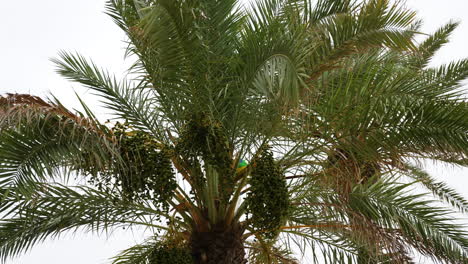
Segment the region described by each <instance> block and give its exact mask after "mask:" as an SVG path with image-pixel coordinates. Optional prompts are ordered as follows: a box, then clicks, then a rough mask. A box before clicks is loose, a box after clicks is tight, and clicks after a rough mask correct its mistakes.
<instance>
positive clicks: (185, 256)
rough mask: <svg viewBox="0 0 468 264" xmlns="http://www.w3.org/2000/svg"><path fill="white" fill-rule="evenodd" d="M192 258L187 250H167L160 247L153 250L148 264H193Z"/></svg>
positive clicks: (165, 247)
mask: <svg viewBox="0 0 468 264" xmlns="http://www.w3.org/2000/svg"><path fill="white" fill-rule="evenodd" d="M193 263H194V261H193V258H192V255H191V254H190V251H189V250H188V249H184V248H169V247H167V246H164V245H160V246H159V247H157V248H156V249H154V251H153V253H152V254H151V256H150V261H149V264H193Z"/></svg>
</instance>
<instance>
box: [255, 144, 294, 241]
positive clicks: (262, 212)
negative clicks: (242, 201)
mask: <svg viewBox="0 0 468 264" xmlns="http://www.w3.org/2000/svg"><path fill="white" fill-rule="evenodd" d="M251 166H253V169H252V175H251V179H250V181H249V183H250V190H249V192H248V194H247V208H248V212H249V213H250V214H251V215H252V219H251V220H252V225H253V227H254V229H255V230H257V231H261V232H262V234H261V235H263V236H265V237H266V238H274V237H276V236H277V235H278V232H279V230H278V229H279V228H280V226H281V225H283V224H284V222H285V220H286V219H287V216H288V214H289V193H288V188H287V185H286V179H285V177H284V174H283V172H282V170H281V168H280V167H279V166H278V164H277V163H276V162H275V160H274V159H273V153H272V152H271V150H270V149H268V148H263V149H262V150H261V151H260V154H259V156H258V157H257V158H255V160H254V161H253V164H252V165H251Z"/></svg>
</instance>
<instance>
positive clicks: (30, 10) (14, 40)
mask: <svg viewBox="0 0 468 264" xmlns="http://www.w3.org/2000/svg"><path fill="white" fill-rule="evenodd" d="M407 3H408V5H409V6H411V7H413V8H415V9H417V10H419V17H421V18H423V20H424V27H423V31H424V32H432V31H434V30H435V29H436V28H437V27H439V26H441V25H443V24H444V23H446V22H448V21H450V20H451V19H453V20H458V21H461V22H462V24H461V26H460V27H459V28H458V29H457V31H456V32H455V33H454V35H453V37H452V41H451V43H450V44H449V45H447V46H446V47H445V48H444V49H443V50H442V51H441V52H440V53H439V54H438V56H437V58H436V60H435V61H434V64H439V63H442V62H448V61H451V60H456V59H460V58H465V57H468V1H467V0H444V1H441V0H408V2H407ZM0 4H1V5H0V34H1V35H0V36H1V39H0V52H1V53H0V54H1V59H0V94H3V93H6V92H10V93H15V92H17V93H31V94H35V95H40V96H45V95H47V94H48V93H49V92H51V93H52V94H54V95H55V96H57V97H58V98H59V99H60V100H61V101H62V102H63V103H64V104H65V105H69V106H70V105H71V106H77V101H76V99H75V97H74V94H73V90H74V89H76V90H77V92H78V93H79V94H80V95H84V96H85V98H88V95H86V91H85V90H84V89H80V87H79V86H78V85H76V84H71V83H69V82H66V81H64V80H63V79H62V78H61V77H59V76H58V75H57V74H55V73H54V69H53V65H52V63H51V62H50V61H49V59H50V58H52V57H55V56H56V55H57V53H58V52H59V51H60V50H67V51H75V50H76V51H78V52H80V53H81V54H83V55H85V56H86V57H91V58H93V60H94V61H95V62H96V63H97V64H98V65H101V66H103V67H107V68H108V69H109V70H110V71H111V72H115V73H117V74H118V75H119V74H121V73H123V72H124V70H125V67H124V64H123V48H124V43H122V40H123V39H124V36H123V34H122V33H121V32H120V31H119V29H118V28H117V26H115V25H114V24H113V22H112V21H111V20H110V19H109V18H108V17H107V16H106V15H105V14H104V13H103V11H104V0H79V1H78V0H40V1H38V0H16V1H8V0H0ZM91 106H93V105H91ZM430 171H431V172H432V174H433V175H435V176H437V177H438V178H439V179H441V180H444V181H447V182H448V183H449V184H450V185H451V186H452V187H454V188H455V189H457V190H458V191H459V192H461V193H463V194H464V195H465V197H468V188H467V186H468V169H452V168H447V167H441V166H431V167H430ZM141 240H142V234H141V232H137V231H135V232H134V233H133V232H129V231H128V230H125V231H124V230H119V231H117V232H116V233H115V234H114V235H112V236H110V237H109V238H108V239H106V237H105V236H103V237H100V238H99V237H98V236H93V235H89V234H88V235H85V234H81V233H78V234H75V235H74V236H71V235H66V236H63V237H62V238H61V239H58V240H54V241H49V240H48V241H47V242H45V243H44V244H41V245H38V246H36V247H34V249H33V250H32V251H30V252H29V253H28V254H26V255H24V256H21V257H19V258H16V259H15V260H12V261H8V262H7V264H46V263H47V264H64V263H67V264H83V263H88V264H95V263H96V264H98V263H108V261H107V259H108V258H109V257H111V256H113V255H115V254H116V253H117V252H118V251H119V250H122V249H125V248H127V247H129V246H131V245H133V244H134V243H135V242H137V241H141ZM421 263H422V262H421ZM427 263H429V262H427Z"/></svg>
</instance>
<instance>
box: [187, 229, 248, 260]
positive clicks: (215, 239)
mask: <svg viewBox="0 0 468 264" xmlns="http://www.w3.org/2000/svg"><path fill="white" fill-rule="evenodd" d="M243 233H244V228H242V227H241V226H240V225H238V224H235V225H233V226H230V227H224V226H223V225H219V226H217V227H214V228H212V229H211V230H210V231H207V232H194V233H193V234H192V236H191V241H190V243H191V250H192V254H193V256H194V258H195V263H196V264H246V263H247V260H246V259H245V250H244V245H243V240H242V234H243Z"/></svg>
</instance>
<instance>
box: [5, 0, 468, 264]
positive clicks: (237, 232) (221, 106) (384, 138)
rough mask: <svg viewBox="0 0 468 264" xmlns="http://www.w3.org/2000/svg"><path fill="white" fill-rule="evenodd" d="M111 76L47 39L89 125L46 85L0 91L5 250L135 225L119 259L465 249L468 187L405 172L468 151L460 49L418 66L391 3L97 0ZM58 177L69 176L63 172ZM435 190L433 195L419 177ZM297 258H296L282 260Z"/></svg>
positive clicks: (317, 257)
mask: <svg viewBox="0 0 468 264" xmlns="http://www.w3.org/2000/svg"><path fill="white" fill-rule="evenodd" d="M106 8H107V13H108V14H109V15H110V16H111V18H112V19H113V20H114V21H115V23H116V24H117V25H118V26H119V27H120V28H121V29H122V30H123V31H124V32H125V33H126V35H127V37H128V46H127V49H126V55H127V57H128V59H130V60H132V61H133V62H134V63H133V64H132V66H131V67H130V68H129V70H128V75H127V76H126V77H125V78H123V79H118V78H117V77H114V76H113V75H111V74H110V73H108V72H107V71H106V70H103V69H101V68H100V67H98V66H96V65H95V64H94V63H93V62H91V61H90V60H88V59H86V58H85V57H83V56H81V55H78V54H74V53H67V52H62V53H61V54H60V56H59V58H58V59H55V60H53V61H54V63H55V64H56V66H57V72H58V73H59V74H60V75H62V76H64V77H65V78H67V79H69V80H71V81H74V82H77V83H80V84H82V85H83V86H85V87H86V88H88V89H90V90H91V91H93V92H94V93H95V94H96V95H97V96H99V97H100V99H101V100H102V103H103V104H104V106H105V107H106V108H107V109H108V110H109V111H111V112H112V114H113V118H114V119H113V120H112V121H110V122H100V121H99V119H98V118H97V117H96V116H95V115H94V114H93V112H92V110H91V109H90V108H89V107H88V106H87V105H86V103H85V102H84V101H83V100H81V98H78V100H79V101H80V103H81V105H82V108H83V109H84V110H83V111H82V112H77V111H70V110H68V109H67V108H66V107H65V106H63V105H62V104H61V103H60V102H59V101H58V99H56V98H52V99H49V100H44V99H41V98H39V97H36V96H33V95H26V94H7V95H4V96H3V97H0V198H1V200H0V210H1V211H2V220H1V221H0V257H1V259H2V260H6V259H7V258H9V257H13V256H16V255H18V254H21V253H23V252H25V251H27V250H29V249H30V248H31V247H32V246H34V245H35V244H37V243H39V242H41V241H42V240H44V239H46V238H48V237H55V236H57V235H59V234H61V233H63V232H66V231H69V230H76V229H79V228H81V229H85V230H89V231H93V232H101V231H103V230H104V231H109V230H112V229H114V228H118V227H122V226H124V227H126V226H143V227H146V228H148V229H149V230H151V231H153V234H154V235H153V236H152V237H150V238H148V240H147V241H146V242H145V243H143V244H141V245H136V246H134V247H132V248H130V249H127V250H124V251H122V253H121V254H120V255H118V256H116V257H115V258H114V259H113V260H112V261H113V263H116V264H152V263H207V264H218V263H225V264H241V263H247V261H248V263H284V264H286V263H297V260H295V257H294V254H293V253H294V251H296V253H298V252H297V250H298V249H302V250H303V251H304V250H305V249H308V250H309V251H311V252H312V254H311V255H312V257H313V259H314V261H316V262H320V261H322V262H323V261H326V262H330V263H410V262H411V260H412V258H413V256H414V253H415V252H418V254H422V255H425V256H427V257H429V258H432V259H433V260H435V261H438V262H441V263H466V261H467V259H468V234H467V232H466V231H465V230H464V229H463V227H461V226H459V225H457V224H455V223H454V222H453V221H451V220H452V219H453V217H452V216H450V213H452V212H456V211H460V212H462V213H464V212H466V211H467V210H468V201H466V200H465V199H464V198H463V197H462V196H461V195H459V194H457V193H456V192H455V191H454V190H453V189H451V188H450V187H448V186H447V185H446V184H444V183H443V182H438V181H437V180H436V179H434V178H432V177H431V176H429V175H428V174H427V173H425V172H424V171H423V170H422V169H421V168H419V167H418V166H416V165H415V164H417V162H418V161H421V160H425V159H432V160H437V161H441V162H446V163H449V164H456V165H460V166H467V165H468V133H467V132H468V104H467V102H466V99H464V97H463V96H464V94H463V91H462V90H461V83H462V81H463V80H465V79H466V78H467V77H468V60H460V61H457V62H453V63H450V64H448V65H442V66H439V67H435V68H432V67H429V66H428V63H429V61H430V60H431V58H432V57H433V55H434V54H435V52H436V51H437V50H438V49H439V48H440V47H442V46H443V44H445V43H446V42H447V40H448V37H449V35H450V33H451V32H452V31H453V30H454V29H455V28H456V26H457V23H449V24H447V25H445V26H443V27H442V28H440V29H439V30H438V31H437V32H435V33H434V34H432V35H430V36H429V37H428V38H427V39H426V40H425V41H423V42H421V43H416V42H415V41H414V37H415V36H416V35H417V34H418V30H419V26H420V22H419V21H418V20H416V16H415V13H414V12H413V11H411V10H408V9H406V8H405V7H404V5H403V4H402V3H400V2H391V1H389V0H367V1H352V0H335V1H327V0H318V1H311V0H258V1H256V2H255V4H253V5H251V6H248V7H243V6H242V5H241V4H240V3H239V2H238V1H237V0H109V1H108V2H107V7H106ZM70 176H75V177H77V178H80V179H84V181H78V182H79V184H78V185H76V184H73V181H70V180H69V178H70ZM417 185H419V186H422V187H424V188H426V189H427V190H429V191H430V192H432V193H433V195H434V196H433V197H434V198H435V199H437V200H438V202H444V203H446V204H447V207H441V206H440V205H437V204H435V203H434V201H432V200H429V199H428V197H427V195H426V194H425V193H419V192H418V190H420V189H418V188H415V186H417ZM296 257H297V254H296Z"/></svg>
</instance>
